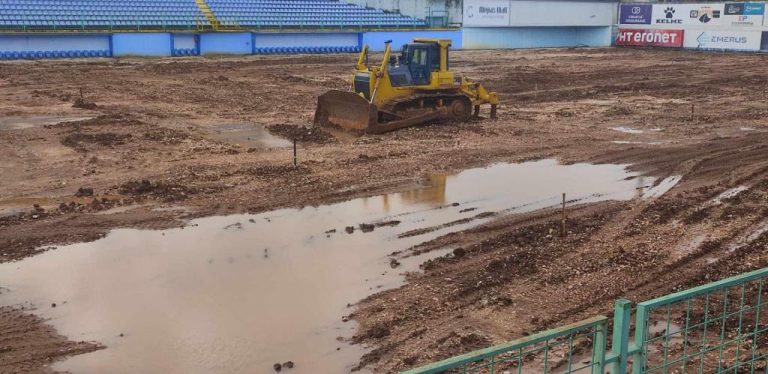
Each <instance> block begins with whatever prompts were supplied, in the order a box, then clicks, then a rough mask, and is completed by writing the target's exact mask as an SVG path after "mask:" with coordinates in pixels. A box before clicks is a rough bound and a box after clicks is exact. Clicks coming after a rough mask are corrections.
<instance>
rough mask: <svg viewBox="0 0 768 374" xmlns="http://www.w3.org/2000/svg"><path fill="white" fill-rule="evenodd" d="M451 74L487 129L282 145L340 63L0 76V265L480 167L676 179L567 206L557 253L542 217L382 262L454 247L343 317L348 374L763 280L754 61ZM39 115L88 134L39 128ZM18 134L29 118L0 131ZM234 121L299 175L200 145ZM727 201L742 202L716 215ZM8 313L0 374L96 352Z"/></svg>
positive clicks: (620, 52)
mask: <svg viewBox="0 0 768 374" xmlns="http://www.w3.org/2000/svg"><path fill="white" fill-rule="evenodd" d="M451 56H452V58H453V62H452V67H453V68H454V69H457V70H459V71H462V72H464V73H466V74H467V75H468V76H469V77H470V78H472V79H474V80H477V81H480V82H482V83H484V84H486V85H487V86H488V87H489V88H490V89H492V90H495V91H496V92H498V93H499V96H500V97H501V100H502V105H501V107H500V109H499V119H498V120H489V119H485V118H483V119H480V120H474V121H472V122H470V123H466V124H442V125H430V126H424V127H419V128H412V129H406V130H402V131H398V132H395V133H390V134H383V135H375V136H364V137H360V138H355V137H350V136H333V135H330V134H328V133H325V132H323V131H320V130H317V129H306V128H304V127H305V126H308V125H309V124H310V123H311V118H312V114H313V112H314V105H315V98H316V96H317V95H319V94H320V93H322V92H325V91H326V90H327V89H329V88H338V89H344V88H346V87H348V85H349V79H350V74H349V73H350V69H351V66H352V65H353V63H354V59H355V56H353V55H347V54H340V55H323V56H291V57H248V58H215V59H214V58H211V59H198V58H190V59H163V60H149V59H146V60H144V59H114V60H113V59H110V60H88V61H85V60H80V61H35V62H26V61H25V62H14V63H3V64H0V99H1V100H2V101H0V172H1V173H2V178H0V214H1V216H0V217H1V218H0V248H2V250H1V251H0V261H2V262H7V261H15V260H19V259H22V258H25V257H27V256H32V255H34V254H36V253H39V252H40V251H43V250H49V249H55V248H56V247H57V246H60V245H63V244H66V243H72V242H78V241H88V240H95V239H97V238H99V237H101V236H103V235H104V234H105V233H107V232H108V231H109V230H110V229H113V228H116V227H139V228H147V229H159V228H167V227H174V226H178V225H181V224H183V223H184V222H185V221H187V220H189V219H191V218H195V217H201V216H207V215H214V214H229V213H236V212H261V211H265V210H269V209H273V208H278V207H288V206H302V205H315V204H322V203H329V202H334V201H340V200H344V199H349V198H352V197H359V196H366V195H373V194H378V193H382V192H389V191H395V190H398V189H402V188H404V187H406V186H408V187H412V186H413V185H418V184H420V183H423V181H424V179H425V177H426V175H427V174H428V173H432V172H451V171H458V170H461V169H464V168H467V167H474V166H482V165H486V164H489V163H493V162H514V161H523V160H531V159H541V158H552V157H554V158H558V159H559V160H561V161H562V162H566V163H570V162H597V163H626V164H633V166H632V168H633V169H634V170H637V171H641V172H644V173H647V174H648V175H651V176H655V177H659V178H660V179H661V178H667V177H673V176H682V180H681V182H680V183H679V184H678V185H676V186H675V187H674V188H673V189H672V190H671V191H669V192H668V193H667V194H665V195H664V196H662V197H660V198H657V199H635V200H632V201H629V202H621V203H619V202H614V203H601V204H595V205H589V206H579V207H574V208H572V209H571V211H570V213H569V215H570V219H569V225H568V229H569V231H570V232H569V234H568V235H567V236H565V237H560V236H558V235H556V234H555V235H553V233H556V230H557V227H559V226H558V225H559V223H558V220H559V216H558V215H557V213H556V212H546V211H544V212H535V213H531V214H527V215H524V216H509V217H500V218H499V219H497V220H495V221H494V222H492V223H490V224H487V225H484V226H482V227H479V228H475V229H471V230H468V231H465V232H461V233H458V234H452V235H448V236H445V237H442V238H439V239H437V240H435V241H433V242H430V243H425V244H423V245H421V246H419V247H417V248H413V249H412V250H411V251H409V252H407V253H399V254H394V255H393V257H395V258H397V257H402V256H409V255H411V254H413V252H414V251H416V252H417V253H418V252H421V251H427V250H431V249H434V248H438V247H441V246H445V245H451V246H457V247H461V248H462V249H463V250H462V251H458V252H457V253H456V254H455V255H454V254H451V255H449V256H445V257H442V258H439V259H437V260H433V261H430V262H428V263H425V264H424V265H423V268H424V272H423V273H418V274H411V275H409V283H408V284H407V285H406V286H404V287H401V288H398V289H395V290H390V291H385V292H383V293H380V294H377V295H374V296H371V297H369V298H368V299H366V300H364V301H362V302H361V303H360V304H359V306H358V309H357V310H356V311H355V312H354V314H353V317H354V318H355V319H356V320H357V321H358V322H360V324H361V326H360V329H359V333H358V335H357V336H356V337H355V340H356V341H358V342H362V343H367V344H370V345H371V346H373V347H375V349H374V350H373V351H372V352H371V353H370V354H368V355H366V356H365V357H363V358H362V360H361V365H365V366H368V367H371V368H373V369H375V370H377V371H380V372H391V371H396V370H399V369H403V368H406V367H411V366H414V365H418V364H422V363H427V362H430V361H433V360H436V359H440V358H444V357H448V356H450V355H454V354H457V353H461V352H465V351H467V350H471V349H475V348H480V347H485V346H487V345H489V344H493V343H496V342H501V341H504V340H508V339H510V338H516V337H520V336H523V335H526V334H528V333H530V332H533V331H536V330H539V329H544V328H548V327H553V326H555V325H557V324H562V323H566V322H573V321H576V320H579V319H582V318H584V317H587V316H591V315H593V314H595V313H608V312H609V311H610V310H611V308H612V302H613V300H614V299H616V298H618V297H622V296H624V297H628V298H629V299H631V300H632V301H641V300H644V299H647V298H650V297H653V296H656V295H662V294H666V293H669V292H671V291H674V290H678V289H681V288H684V287H687V286H692V285H696V284H701V283H705V282H707V281H709V280H713V279H720V278H723V277H726V276H728V275H732V274H737V273H740V272H744V271H747V270H751V269H755V268H760V267H765V266H768V252H766V251H765V249H766V242H768V234H766V233H765V231H763V232H762V233H761V229H762V228H764V227H765V226H766V225H768V205H766V202H767V201H768V158H767V157H766V155H768V132H766V130H768V121H766V114H768V107H766V105H765V101H766V98H767V97H768V91H767V90H766V87H768V75H767V74H766V73H768V71H767V70H766V68H765V66H766V62H768V57H766V56H764V55H760V54H719V53H718V54H705V53H698V52H689V51H657V50H631V49H595V50H592V49H559V50H558V49H551V50H525V51H481V52H456V53H453V54H452V55H451ZM81 95H82V96H81ZM73 104H77V105H76V107H73ZM91 104H95V106H94V105H91ZM485 114H487V113H485ZM50 116H57V117H61V116H64V117H68V118H71V119H82V118H84V117H85V118H90V119H86V120H73V121H71V122H66V123H61V124H52V123H50V121H48V120H41V119H40V118H47V117H50ZM24 118H28V119H29V118H37V120H30V121H28V122H32V123H31V124H26V125H23V126H22V125H19V124H18V122H19V121H20V119H24ZM237 123H253V124H260V125H264V126H266V127H267V128H268V129H269V130H270V131H271V132H272V133H273V134H276V135H281V136H285V137H287V138H289V139H293V138H296V139H297V141H298V159H299V166H298V167H293V165H292V157H293V156H292V149H291V148H290V147H287V148H286V147H266V146H265V147H258V146H257V147H252V146H244V145H242V144H238V142H233V141H231V139H230V140H229V141H222V140H220V139H218V138H217V137H216V136H214V130H215V128H216V126H217V125H222V124H237ZM614 128H618V130H617V129H614ZM620 130H623V131H620ZM246 140H248V139H244V143H245V141H246ZM739 186H745V187H747V189H746V190H745V191H743V192H741V193H739V194H737V195H735V196H733V197H729V198H723V199H717V197H718V195H719V194H721V193H723V192H724V191H727V190H729V189H731V188H735V187H739ZM755 232H757V234H754V233H755ZM0 286H2V285H0ZM0 290H1V288H0ZM26 313H27V311H26V310H21V308H20V307H19V308H15V309H13V308H11V309H8V308H6V309H3V310H2V311H0V329H2V330H3V334H2V338H0V371H3V372H28V371H44V370H46V367H47V365H48V364H49V363H50V362H51V361H53V360H56V359H59V358H61V357H65V356H67V355H70V354H75V353H80V352H85V351H88V350H92V349H98V348H100V347H99V345H98V342H92V343H84V342H77V343H76V342H72V341H69V342H67V341H66V339H65V338H64V337H61V336H58V335H56V333H55V331H52V330H51V329H50V328H47V327H46V326H45V325H44V324H43V323H41V322H44V321H40V320H38V319H35V318H33V317H31V316H30V315H28V314H26ZM6 331H12V332H13V333H11V334H6V333H5V332H6Z"/></svg>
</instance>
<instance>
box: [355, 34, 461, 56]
mask: <svg viewBox="0 0 768 374" xmlns="http://www.w3.org/2000/svg"><path fill="white" fill-rule="evenodd" d="M414 38H435V39H450V40H452V41H453V45H452V47H451V48H452V49H461V48H462V31H461V30H443V31H437V30H423V31H390V32H364V33H363V34H362V42H363V44H368V46H369V48H370V50H371V51H383V50H384V42H385V41H387V40H392V47H393V48H394V49H399V48H400V47H401V46H402V45H403V44H406V43H410V42H411V41H412V40H413V39H414Z"/></svg>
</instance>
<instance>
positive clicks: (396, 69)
mask: <svg viewBox="0 0 768 374" xmlns="http://www.w3.org/2000/svg"><path fill="white" fill-rule="evenodd" d="M440 55H441V53H440V45H439V44H437V43H411V44H405V45H403V48H402V49H401V51H400V56H399V57H395V58H393V59H392V60H391V61H390V63H389V67H388V69H387V72H388V74H389V80H390V81H391V82H392V86H393V87H403V86H426V85H429V84H430V83H431V82H430V79H431V77H432V72H439V71H440ZM446 56H447V54H446ZM446 64H447V62H446Z"/></svg>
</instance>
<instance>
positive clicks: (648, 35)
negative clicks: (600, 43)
mask: <svg viewBox="0 0 768 374" xmlns="http://www.w3.org/2000/svg"><path fill="white" fill-rule="evenodd" d="M616 45H626V46H641V47H672V48H679V47H682V46H683V30H660V29H623V28H620V29H619V33H618V34H617V35H616Z"/></svg>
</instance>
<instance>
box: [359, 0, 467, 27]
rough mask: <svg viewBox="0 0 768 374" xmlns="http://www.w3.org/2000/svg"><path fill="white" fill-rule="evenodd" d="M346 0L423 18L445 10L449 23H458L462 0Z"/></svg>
mask: <svg viewBox="0 0 768 374" xmlns="http://www.w3.org/2000/svg"><path fill="white" fill-rule="evenodd" d="M346 2H348V3H351V4H355V5H359V6H363V7H369V8H377V9H383V10H386V11H390V12H398V13H400V14H402V15H405V16H409V17H414V18H418V19H424V18H425V17H427V16H429V14H430V11H434V13H433V14H442V13H441V12H447V14H448V17H449V23H452V24H455V25H460V24H461V19H462V14H461V2H462V0H346Z"/></svg>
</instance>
